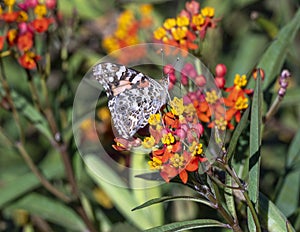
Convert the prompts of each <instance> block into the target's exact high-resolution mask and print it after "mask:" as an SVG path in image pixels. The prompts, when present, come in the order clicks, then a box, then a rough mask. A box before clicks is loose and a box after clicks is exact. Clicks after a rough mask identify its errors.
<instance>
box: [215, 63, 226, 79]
mask: <svg viewBox="0 0 300 232" xmlns="http://www.w3.org/2000/svg"><path fill="white" fill-rule="evenodd" d="M226 72H227V68H226V66H225V64H218V65H217V66H216V76H217V77H224V76H225V75H226Z"/></svg>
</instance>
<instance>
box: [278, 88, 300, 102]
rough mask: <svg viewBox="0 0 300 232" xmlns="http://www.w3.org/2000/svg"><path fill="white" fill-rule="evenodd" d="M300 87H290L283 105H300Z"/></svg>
mask: <svg viewBox="0 0 300 232" xmlns="http://www.w3.org/2000/svg"><path fill="white" fill-rule="evenodd" d="M299 99H300V88H293V89H288V91H287V92H286V95H285V96H284V98H283V100H282V102H281V106H291V105H300V101H299Z"/></svg>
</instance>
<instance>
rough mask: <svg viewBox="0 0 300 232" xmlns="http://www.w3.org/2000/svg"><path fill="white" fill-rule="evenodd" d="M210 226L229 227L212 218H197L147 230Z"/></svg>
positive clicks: (157, 230) (152, 231)
mask: <svg viewBox="0 0 300 232" xmlns="http://www.w3.org/2000/svg"><path fill="white" fill-rule="evenodd" d="M210 227H223V228H229V227H228V225H226V224H224V223H222V222H219V221H216V220H212V219H197V220H191V221H184V222H174V223H170V224H167V225H163V226H158V227H155V228H152V229H149V230H146V231H147V232H163V231H169V232H171V231H174V232H175V231H176V232H177V231H187V230H191V229H196V228H210Z"/></svg>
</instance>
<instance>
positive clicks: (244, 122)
mask: <svg viewBox="0 0 300 232" xmlns="http://www.w3.org/2000/svg"><path fill="white" fill-rule="evenodd" d="M249 111H250V108H249V107H248V108H247V110H246V111H245V112H244V113H243V116H242V118H241V121H240V122H239V123H238V125H237V127H236V128H235V130H234V132H233V134H232V136H231V139H230V143H229V146H228V150H227V156H226V159H227V162H228V161H229V160H230V158H231V157H232V155H233V153H234V151H235V149H236V145H237V143H238V140H239V137H240V136H241V134H242V132H243V130H244V129H245V128H246V126H247V125H248V117H249Z"/></svg>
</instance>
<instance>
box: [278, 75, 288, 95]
mask: <svg viewBox="0 0 300 232" xmlns="http://www.w3.org/2000/svg"><path fill="white" fill-rule="evenodd" d="M289 77H291V74H290V72H289V71H288V70H286V69H285V70H283V71H282V72H281V74H280V77H279V85H280V88H279V90H278V96H279V97H281V98H283V97H284V95H285V93H286V89H287V87H288V84H289V83H288V79H289Z"/></svg>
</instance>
